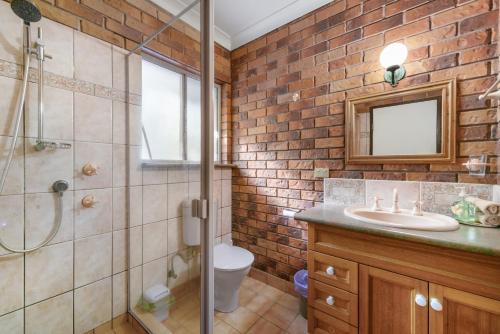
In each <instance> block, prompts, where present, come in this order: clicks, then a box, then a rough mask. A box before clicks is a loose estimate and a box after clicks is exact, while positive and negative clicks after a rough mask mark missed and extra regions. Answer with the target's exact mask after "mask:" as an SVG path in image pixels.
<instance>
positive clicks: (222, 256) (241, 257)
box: [214, 243, 254, 271]
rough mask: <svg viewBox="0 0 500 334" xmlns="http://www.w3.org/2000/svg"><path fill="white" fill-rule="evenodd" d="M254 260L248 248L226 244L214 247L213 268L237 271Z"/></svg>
mask: <svg viewBox="0 0 500 334" xmlns="http://www.w3.org/2000/svg"><path fill="white" fill-rule="evenodd" d="M253 260H254V256H253V254H252V253H250V252H249V251H248V250H246V249H244V248H241V247H237V246H229V245H227V244H224V243H222V244H219V245H216V246H215V247H214V269H215V270H221V271H237V270H242V269H245V268H247V267H249V266H250V265H252V262H253Z"/></svg>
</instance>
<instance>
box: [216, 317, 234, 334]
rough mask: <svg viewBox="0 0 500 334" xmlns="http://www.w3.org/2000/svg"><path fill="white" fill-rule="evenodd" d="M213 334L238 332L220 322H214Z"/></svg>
mask: <svg viewBox="0 0 500 334" xmlns="http://www.w3.org/2000/svg"><path fill="white" fill-rule="evenodd" d="M214 334H238V331H237V330H236V329H234V328H233V327H231V326H230V325H228V324H227V323H225V322H224V321H222V320H216V321H215V324H214Z"/></svg>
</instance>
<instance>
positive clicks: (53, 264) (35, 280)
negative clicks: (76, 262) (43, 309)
mask: <svg viewBox="0 0 500 334" xmlns="http://www.w3.org/2000/svg"><path fill="white" fill-rule="evenodd" d="M25 280H26V282H25V286H26V293H25V298H26V305H31V304H34V303H36V302H39V301H41V300H44V299H47V298H50V297H53V296H55V295H58V294H61V293H63V292H66V291H69V290H71V289H73V242H72V241H68V242H64V243H59V244H55V245H51V246H45V247H42V248H41V249H39V250H37V251H35V252H33V253H29V254H27V255H26V275H25Z"/></svg>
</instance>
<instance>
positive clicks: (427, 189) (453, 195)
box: [324, 179, 500, 215]
mask: <svg viewBox="0 0 500 334" xmlns="http://www.w3.org/2000/svg"><path fill="white" fill-rule="evenodd" d="M462 187H463V188H465V192H466V193H467V194H468V195H471V196H476V197H479V198H482V199H487V200H492V199H493V198H499V197H500V186H497V185H488V184H473V183H448V182H409V181H381V180H359V179H325V180H324V191H325V197H324V198H325V203H327V204H334V205H367V206H372V205H373V198H374V197H375V196H377V197H379V198H382V199H383V201H382V202H381V205H382V206H383V207H390V206H391V205H392V196H393V189H394V188H397V189H398V193H399V204H400V207H401V208H404V209H411V208H412V207H413V203H412V201H415V200H418V199H421V200H422V201H423V209H424V210H425V211H429V212H436V213H441V214H445V215H449V214H450V206H451V205H452V204H453V203H454V202H455V201H457V200H458V199H459V196H458V195H459V193H460V191H461V188H462Z"/></svg>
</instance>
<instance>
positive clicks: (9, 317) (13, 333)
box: [0, 309, 24, 334]
mask: <svg viewBox="0 0 500 334" xmlns="http://www.w3.org/2000/svg"><path fill="white" fill-rule="evenodd" d="M0 334H24V311H23V310H22V309H21V310H18V311H15V312H11V313H7V314H5V315H3V316H0Z"/></svg>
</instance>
